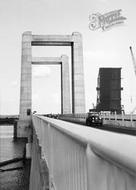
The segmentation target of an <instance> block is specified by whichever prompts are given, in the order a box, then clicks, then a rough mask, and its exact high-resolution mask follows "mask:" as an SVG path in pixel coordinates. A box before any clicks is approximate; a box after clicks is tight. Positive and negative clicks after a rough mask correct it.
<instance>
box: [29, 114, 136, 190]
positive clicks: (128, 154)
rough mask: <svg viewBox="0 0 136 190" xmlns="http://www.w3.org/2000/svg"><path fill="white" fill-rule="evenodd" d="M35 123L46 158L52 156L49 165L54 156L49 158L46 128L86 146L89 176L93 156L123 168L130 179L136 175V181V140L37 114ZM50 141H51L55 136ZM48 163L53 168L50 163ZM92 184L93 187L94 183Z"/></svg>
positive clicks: (120, 168)
mask: <svg viewBox="0 0 136 190" xmlns="http://www.w3.org/2000/svg"><path fill="white" fill-rule="evenodd" d="M32 120H33V125H34V129H35V131H36V134H37V137H38V139H39V144H40V145H41V147H42V148H43V155H44V156H45V157H46V156H48V159H47V162H51V160H50V156H51V155H47V152H46V151H47V149H46V148H45V147H43V146H44V145H45V144H44V143H45V142H44V140H43V135H44V134H43V133H42V131H43V129H44V127H47V128H48V127H51V128H52V129H53V131H54V130H55V131H57V133H62V134H64V135H65V136H66V137H67V138H69V139H73V140H74V142H77V144H79V145H80V144H81V146H82V147H84V149H85V154H86V155H85V156H86V159H87V170H88V172H89V174H88V175H90V173H92V171H91V170H90V169H89V168H92V163H91V162H94V161H93V159H92V153H93V155H95V156H96V158H97V157H98V158H99V159H102V160H104V163H105V162H107V163H108V165H113V166H114V167H116V168H119V170H121V171H124V172H125V173H126V174H125V175H126V176H133V179H135V180H136V158H135V155H136V149H135V147H136V138H135V137H133V136H129V135H124V134H123V135H122V134H117V133H112V132H107V131H101V130H98V129H94V128H93V129H92V128H90V127H86V126H81V125H78V124H73V123H69V122H65V121H61V120H57V119H52V118H47V117H43V116H36V115H33V117H32ZM36 123H37V124H36ZM40 125H43V128H42V129H41V128H40V127H41V126H40ZM49 131H50V130H49V128H48V129H47V131H46V132H49ZM46 135H47V134H46ZM46 138H49V139H50V138H51V137H46ZM46 141H47V139H46ZM54 143H55V142H54ZM62 143H63V142H62ZM48 146H49V145H48ZM49 152H50V151H49ZM50 153H51V152H50ZM56 156H57V155H56ZM93 157H94V156H93ZM48 164H49V165H50V163H48ZM49 167H51V166H49ZM105 167H107V166H105ZM108 167H110V166H108ZM110 169H111V168H110ZM107 175H108V174H107ZM119 175H120V174H119ZM124 180H125V179H124ZM88 183H89V184H88V185H89V187H90V182H88ZM91 185H92V183H91ZM122 185H123V184H122ZM96 186H97V185H96ZM87 189H88V188H87ZM96 189H97V188H96ZM98 189H99V188H98Z"/></svg>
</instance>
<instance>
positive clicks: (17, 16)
mask: <svg viewBox="0 0 136 190" xmlns="http://www.w3.org/2000/svg"><path fill="white" fill-rule="evenodd" d="M118 9H121V10H122V12H121V14H122V16H124V17H126V18H127V19H126V20H125V22H124V24H122V25H120V26H114V27H112V28H111V29H110V30H107V31H102V29H101V28H100V29H98V30H96V31H92V30H90V29H89V22H90V21H89V15H92V14H94V13H100V14H105V13H108V12H110V11H114V10H118ZM135 10H136V1H135V0H86V1H84V0H74V1H73V0H67V1H66V0H38V1H37V0H14V1H13V0H4V1H0V26H1V27H0V28H1V30H0V87H1V88H0V114H18V113H19V99H20V72H21V40H22V33H23V32H25V31H32V34H45V35H46V34H63V35H65V34H72V33H73V32H80V33H81V34H82V37H83V55H84V57H83V60H84V82H85V98H86V111H88V109H89V108H92V104H93V103H94V104H96V95H97V92H96V86H97V76H98V71H99V68H100V67H122V71H121V72H122V75H121V78H122V81H121V82H122V87H123V91H122V105H124V108H125V111H126V112H127V113H129V112H130V111H132V110H133V108H134V107H135V106H136V90H135V88H136V87H135V83H136V76H135V73H134V67H133V63H132V58H131V55H130V51H129V46H132V47H133V52H134V54H135V56H136V44H135V43H136V35H135V34H136V23H135V18H136V11H135ZM62 54H66V55H68V56H69V60H70V49H69V48H68V47H33V49H32V55H33V56H45V57H48V56H52V57H54V56H58V57H60V56H61V55H62ZM32 69H33V75H32V106H33V110H37V111H38V112H39V113H51V112H52V113H58V112H60V67H59V66H32Z"/></svg>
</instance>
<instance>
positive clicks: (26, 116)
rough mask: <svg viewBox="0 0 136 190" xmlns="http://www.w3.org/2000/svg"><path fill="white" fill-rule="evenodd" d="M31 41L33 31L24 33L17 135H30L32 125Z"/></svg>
mask: <svg viewBox="0 0 136 190" xmlns="http://www.w3.org/2000/svg"><path fill="white" fill-rule="evenodd" d="M31 41H32V34H31V32H25V33H23V36H22V57H21V85H20V86H21V87H20V115H19V122H18V126H17V137H27V136H28V126H29V125H30V121H31V113H30V112H31V61H32V50H31Z"/></svg>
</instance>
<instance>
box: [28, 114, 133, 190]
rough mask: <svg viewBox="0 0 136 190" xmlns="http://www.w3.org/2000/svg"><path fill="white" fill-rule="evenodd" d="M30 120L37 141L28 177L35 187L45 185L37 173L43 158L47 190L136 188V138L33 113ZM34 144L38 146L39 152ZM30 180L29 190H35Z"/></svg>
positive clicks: (116, 189) (34, 140)
mask: <svg viewBox="0 0 136 190" xmlns="http://www.w3.org/2000/svg"><path fill="white" fill-rule="evenodd" d="M32 121H33V142H37V144H36V143H33V149H32V168H31V178H30V179H31V180H32V181H33V182H34V181H35V183H36V184H39V188H38V189H40V190H41V189H47V188H48V187H47V188H46V187H45V183H44V179H43V178H44V177H43V175H45V172H40V171H41V169H42V167H41V163H43V160H45V161H46V165H47V168H48V170H49V189H50V190H91V189H92V190H113V189H115V190H124V189H125V190H135V189H136V148H135V147H136V138H135V137H133V136H129V135H121V134H115V133H111V132H105V131H101V130H98V129H92V128H88V127H85V126H81V125H77V124H73V123H69V122H65V121H60V120H57V119H51V118H45V117H38V116H36V115H34V116H33V118H32ZM38 144H39V145H38ZM35 146H40V147H41V148H40V151H38V150H37V151H36V148H35ZM37 152H38V154H41V156H40V157H39V158H37ZM39 152H40V153H39ZM38 162H39V163H40V164H39V163H38ZM41 178H42V179H43V180H42V182H41ZM32 181H30V190H37V186H36V184H34V185H33V183H32ZM45 181H47V180H45Z"/></svg>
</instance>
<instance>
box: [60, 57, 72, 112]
mask: <svg viewBox="0 0 136 190" xmlns="http://www.w3.org/2000/svg"><path fill="white" fill-rule="evenodd" d="M61 60H62V64H61V83H62V84H61V93H62V98H61V107H62V111H61V112H62V114H69V113H71V103H70V77H69V61H68V56H66V55H62V56H61Z"/></svg>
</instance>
